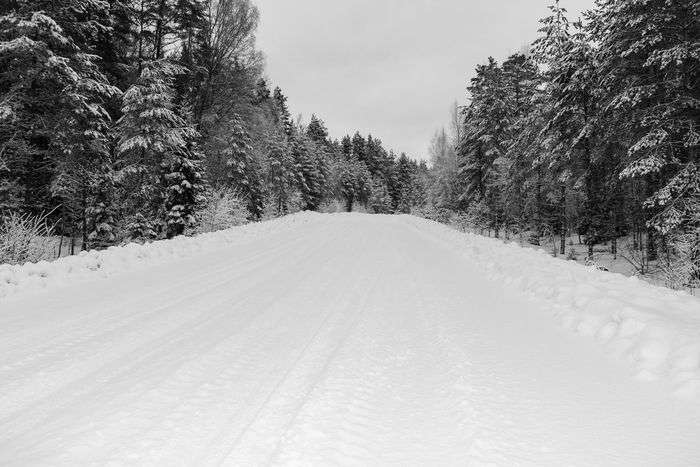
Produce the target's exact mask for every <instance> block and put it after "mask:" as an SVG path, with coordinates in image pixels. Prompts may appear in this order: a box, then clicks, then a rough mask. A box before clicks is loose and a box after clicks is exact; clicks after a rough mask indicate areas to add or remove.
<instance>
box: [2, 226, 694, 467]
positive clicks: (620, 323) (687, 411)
mask: <svg viewBox="0 0 700 467" xmlns="http://www.w3.org/2000/svg"><path fill="white" fill-rule="evenodd" d="M561 324H564V327H562V326H561ZM567 328H568V329H567ZM569 329H570V330H574V331H576V332H570V331H569ZM699 381H700V300H698V299H697V298H694V297H691V296H689V295H685V294H682V293H677V292H672V291H670V290H667V289H662V288H656V287H652V286H650V285H648V284H645V283H643V282H640V281H638V280H635V279H629V278H625V277H623V276H619V275H615V274H609V273H602V272H598V271H592V270H589V269H586V268H584V267H582V266H579V265H576V264H572V263H568V262H563V261H559V260H556V259H553V258H550V257H548V256H547V255H546V254H543V253H538V252H536V251H532V250H529V249H523V248H519V247H517V246H514V245H505V244H503V243H501V242H499V241H496V240H490V239H487V238H482V237H478V236H474V235H465V234H462V233H459V232H456V231H453V230H451V229H449V228H447V227H445V226H441V225H439V224H435V223H432V222H429V221H425V220H422V219H417V218H413V217H409V216H394V217H391V216H369V215H358V214H349V215H345V214H338V215H319V214H309V213H303V214H298V215H294V216H289V217H286V218H283V219H279V220H275V221H271V222H266V223H260V224H253V225H248V226H245V227H240V228H236V229H233V230H230V231H226V232H221V233H216V234H208V235H205V236H201V237H198V238H191V239H184V238H183V239H176V240H173V241H167V242H160V243H157V244H153V245H148V246H130V247H127V248H121V249H112V250H108V251H105V252H100V253H90V254H86V255H83V256H79V257H72V258H66V259H62V260H59V261H57V262H55V263H51V264H39V265H29V266H24V267H0V465H22V466H24V465H37V464H39V465H71V466H73V465H82V464H91V465H123V464H130V465H168V466H171V465H221V464H223V465H261V464H262V465H265V464H275V465H508V466H511V465H537V466H547V465H552V466H561V465H582V466H589V465H596V466H599V465H600V466H603V465H630V466H641V465H659V466H683V465H688V466H696V465H698V462H699V460H700V443H699V442H698V440H699V439H700V394H699V393H700V383H699Z"/></svg>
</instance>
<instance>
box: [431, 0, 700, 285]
mask: <svg viewBox="0 0 700 467" xmlns="http://www.w3.org/2000/svg"><path fill="white" fill-rule="evenodd" d="M699 13H700V3H699V2H697V1H694V0H673V1H665V0H640V1H621V0H598V1H597V2H596V5H595V7H594V8H593V9H592V10H590V11H588V12H586V13H585V14H584V17H583V18H582V19H578V20H576V21H570V20H569V19H568V18H567V12H566V10H565V9H564V8H562V7H561V6H560V4H559V2H558V1H556V2H555V3H554V4H553V5H552V6H551V7H550V14H549V15H548V16H547V17H545V18H543V19H542V20H541V21H540V23H541V28H540V30H539V35H538V37H537V39H536V40H535V41H534V43H532V44H531V45H530V46H529V47H526V48H524V50H523V52H521V53H516V54H514V55H512V56H510V57H508V58H507V59H505V60H504V61H503V62H502V63H498V62H497V61H496V60H494V59H493V58H488V60H487V61H486V62H485V63H483V64H482V65H479V66H478V67H477V68H476V71H475V74H474V75H473V78H471V80H470V83H469V86H468V102H467V105H466V106H464V107H461V108H456V109H455V110H454V111H453V115H452V124H451V128H452V131H451V132H449V133H447V132H445V131H441V132H438V133H437V134H436V135H435V137H434V139H433V142H432V145H431V149H430V155H431V158H432V161H433V164H432V166H433V167H432V173H431V175H432V177H433V181H432V182H431V188H430V193H431V204H432V205H434V206H435V207H436V208H437V209H436V210H435V212H433V213H432V216H434V217H436V218H438V219H442V218H446V217H449V215H450V213H460V215H461V216H463V217H464V218H465V221H466V222H468V223H469V224H470V225H472V226H476V227H477V228H478V229H480V230H482V231H489V232H490V234H494V235H495V236H496V237H501V238H503V237H506V238H507V237H509V236H513V235H521V236H523V235H524V236H525V237H530V238H531V239H532V241H533V242H538V241H539V239H540V238H542V237H551V238H552V239H556V242H557V250H558V251H556V252H555V254H557V253H559V254H562V255H563V254H565V252H566V250H567V245H566V239H567V238H568V237H570V236H571V235H574V234H575V235H578V236H579V237H580V238H582V239H583V240H582V242H583V243H585V245H587V250H588V255H589V256H590V255H592V253H593V249H594V247H595V246H596V245H598V244H601V243H608V244H609V245H610V247H611V248H612V250H613V251H612V252H613V253H617V251H616V250H617V248H618V244H617V241H618V239H620V238H623V237H624V238H627V239H631V241H630V245H631V249H632V250H634V251H632V252H631V253H632V254H631V255H629V256H630V257H633V260H634V261H635V262H636V266H637V267H638V268H639V270H640V272H641V273H642V274H643V273H644V272H645V269H646V268H648V264H649V263H650V262H653V261H656V260H657V259H658V260H660V259H662V258H663V260H664V262H665V265H666V268H667V270H668V272H669V273H670V274H673V275H675V276H676V277H675V279H674V280H675V282H676V284H677V285H679V286H689V285H690V286H693V285H694V286H696V287H697V286H698V281H699V280H700V160H699V157H698V145H699V144H700V130H699V128H698V126H699V120H700V83H699V82H698V65H699V60H700V27H699V26H698V25H699V24H700V21H698V20H699Z"/></svg>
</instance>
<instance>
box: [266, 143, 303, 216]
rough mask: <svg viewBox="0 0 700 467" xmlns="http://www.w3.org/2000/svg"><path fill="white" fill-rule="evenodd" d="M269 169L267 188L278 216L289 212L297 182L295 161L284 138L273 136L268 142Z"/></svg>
mask: <svg viewBox="0 0 700 467" xmlns="http://www.w3.org/2000/svg"><path fill="white" fill-rule="evenodd" d="M267 157H268V160H269V169H268V174H267V186H268V188H269V191H270V196H271V197H272V201H273V203H274V205H275V209H276V212H277V214H286V213H287V212H288V211H289V200H290V199H291V197H292V191H293V187H294V182H295V178H296V177H295V173H294V159H293V158H292V154H291V152H290V150H289V146H288V144H287V141H286V139H285V138H283V137H278V136H277V135H273V136H271V137H270V138H269V141H268V155H267Z"/></svg>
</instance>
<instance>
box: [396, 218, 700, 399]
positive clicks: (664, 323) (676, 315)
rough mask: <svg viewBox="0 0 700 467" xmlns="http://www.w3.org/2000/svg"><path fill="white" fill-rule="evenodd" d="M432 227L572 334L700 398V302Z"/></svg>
mask: <svg viewBox="0 0 700 467" xmlns="http://www.w3.org/2000/svg"><path fill="white" fill-rule="evenodd" d="M406 219H407V221H408V222H410V223H412V224H414V225H420V224H422V223H426V222H427V223H431V224H434V228H433V229H431V230H432V231H434V232H435V233H436V234H437V235H438V236H439V237H441V238H442V240H443V241H445V242H447V243H449V244H450V245H451V246H452V245H455V246H457V248H458V250H459V252H460V253H461V254H462V255H463V256H464V257H465V258H467V259H468V260H469V261H470V262H472V263H474V264H476V265H477V267H479V268H480V269H482V270H483V272H484V274H485V275H486V276H487V277H488V278H489V279H491V280H494V281H499V282H502V283H503V284H504V285H506V286H509V287H515V288H517V289H518V290H520V291H521V292H524V293H525V294H526V295H528V296H530V297H531V298H533V299H538V300H541V301H542V302H543V303H545V304H546V305H548V306H549V307H551V311H552V312H553V314H554V316H555V317H556V318H557V320H558V321H559V322H560V323H561V324H562V325H563V326H564V327H566V328H567V329H570V330H572V331H574V332H576V333H578V334H581V335H584V336H588V337H591V338H594V339H597V340H598V341H599V342H601V343H602V344H603V345H605V346H606V348H607V349H608V350H609V351H610V352H612V353H613V354H614V355H616V356H617V357H620V358H623V359H625V360H626V361H628V362H629V363H631V364H632V365H633V367H634V368H635V371H636V374H637V377H638V378H640V379H643V380H656V379H659V378H669V379H670V380H671V382H672V383H673V386H674V388H675V391H676V393H677V394H678V395H680V396H686V397H693V396H696V395H699V394H700V299H698V298H696V297H693V296H691V295H689V294H687V293H684V292H676V291H673V290H671V289H667V288H663V287H656V286H653V285H650V284H648V283H646V282H644V281H642V280H639V279H637V278H634V277H626V276H623V275H621V274H615V273H609V272H603V271H598V270H595V269H594V268H589V267H585V266H582V265H580V264H576V263H574V262H569V261H562V260H560V259H555V258H552V257H551V256H549V255H548V254H546V253H545V252H544V251H542V250H532V249H529V248H522V247H521V246H519V245H518V244H517V243H503V242H502V241H500V240H496V239H492V238H487V237H483V236H479V235H475V234H471V233H463V232H459V231H456V230H454V229H452V228H450V227H447V226H445V225H442V224H438V223H435V222H433V221H428V220H425V219H418V218H415V217H408V216H407V217H406Z"/></svg>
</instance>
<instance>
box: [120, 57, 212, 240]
mask: <svg viewBox="0 0 700 467" xmlns="http://www.w3.org/2000/svg"><path fill="white" fill-rule="evenodd" d="M181 71H182V68H181V67H179V66H176V65H174V64H172V63H170V62H169V61H167V60H158V61H149V62H144V63H143V65H142V71H141V75H140V76H139V79H138V80H137V81H136V83H134V84H133V85H132V86H131V87H130V88H129V89H128V90H127V91H126V92H125V93H124V98H123V106H122V112H123V116H122V118H121V119H120V120H119V122H118V134H119V145H118V148H117V153H118V155H119V160H118V163H117V168H118V173H117V175H118V180H119V181H120V183H121V184H122V186H123V187H124V189H125V191H124V193H123V203H122V206H124V208H125V209H126V211H127V213H129V214H131V215H132V216H133V215H136V214H137V213H138V214H142V215H145V216H146V218H147V219H149V220H152V221H153V222H155V223H156V225H155V226H148V228H147V229H146V228H142V227H141V226H140V225H139V226H138V229H139V230H141V231H143V230H148V231H151V230H155V231H156V232H162V233H164V234H166V235H168V236H173V235H179V234H181V233H182V232H183V231H184V229H185V227H188V226H191V225H192V224H193V223H194V220H195V219H194V215H193V214H194V210H195V208H196V205H197V203H198V201H199V194H200V192H201V190H202V189H203V187H202V183H201V173H200V171H199V168H198V164H197V162H196V161H197V156H196V153H195V151H194V149H193V148H194V142H195V141H196V139H197V138H198V137H199V134H198V133H197V132H196V131H195V130H194V129H193V128H192V126H191V125H189V124H188V123H187V122H186V121H185V120H184V119H183V118H182V117H181V116H180V115H178V114H177V113H176V112H175V109H174V106H173V102H172V100H173V94H174V91H173V87H172V83H173V76H174V75H175V74H177V73H180V72H181ZM137 217H138V216H137ZM158 223H160V226H158Z"/></svg>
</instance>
